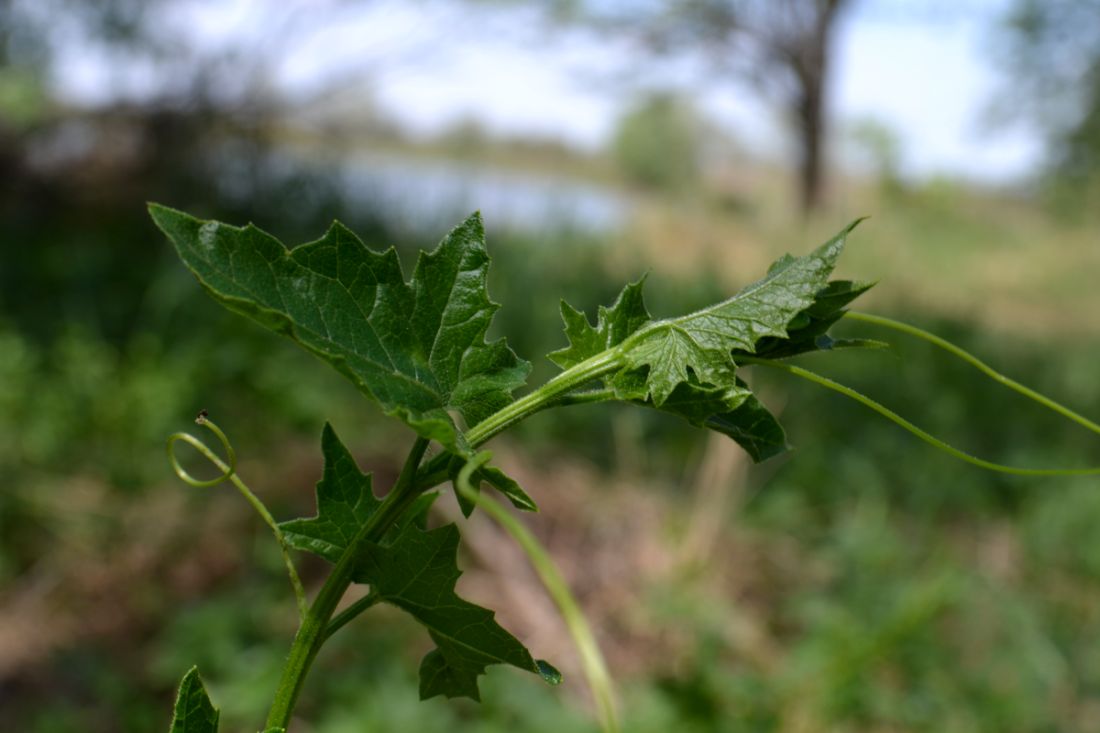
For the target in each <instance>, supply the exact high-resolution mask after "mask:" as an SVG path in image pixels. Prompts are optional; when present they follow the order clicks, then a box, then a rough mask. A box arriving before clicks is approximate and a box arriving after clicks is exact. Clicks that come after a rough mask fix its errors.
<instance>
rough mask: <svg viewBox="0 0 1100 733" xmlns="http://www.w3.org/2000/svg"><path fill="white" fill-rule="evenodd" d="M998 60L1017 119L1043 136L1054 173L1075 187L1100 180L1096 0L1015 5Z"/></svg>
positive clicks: (1099, 2)
mask: <svg viewBox="0 0 1100 733" xmlns="http://www.w3.org/2000/svg"><path fill="white" fill-rule="evenodd" d="M1001 41H1002V43H1001V47H1000V49H999V50H1000V52H1001V55H1002V57H1003V59H1004V61H1005V62H1006V63H1005V65H1006V67H1007V69H1008V70H1009V72H1010V76H1009V78H1010V80H1011V81H1010V84H1011V87H1010V94H1009V95H1008V96H1009V99H1010V100H1011V104H1012V108H1011V109H1010V110H1008V111H1009V112H1010V113H1012V114H1015V115H1022V116H1024V117H1025V118H1027V119H1030V120H1032V121H1033V122H1035V123H1037V124H1038V125H1039V126H1040V127H1041V128H1043V129H1044V130H1045V132H1046V135H1047V140H1048V147H1049V153H1050V163H1051V170H1052V172H1053V173H1055V174H1056V175H1058V176H1059V177H1061V178H1064V179H1065V180H1067V181H1069V182H1071V183H1073V184H1080V183H1086V182H1089V181H1093V182H1095V180H1096V178H1097V176H1098V174H1100V0H1016V2H1015V3H1014V4H1013V6H1012V7H1011V9H1010V11H1009V13H1008V15H1007V16H1006V19H1005V22H1004V25H1003V33H1002V36H1001Z"/></svg>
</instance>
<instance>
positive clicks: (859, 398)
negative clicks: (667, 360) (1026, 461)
mask: <svg viewBox="0 0 1100 733" xmlns="http://www.w3.org/2000/svg"><path fill="white" fill-rule="evenodd" d="M738 360H739V361H740V362H741V363H742V364H759V365H760V366H766V367H769V368H772V369H778V370H780V371H784V372H787V373H788V374H793V375H795V376H796V377H801V378H803V379H806V380H809V381H811V382H814V383H815V384H819V385H821V386H822V387H826V388H828V389H831V390H833V391H834V392H839V393H840V394H842V395H844V396H845V397H850V398H851V399H853V400H855V401H856V402H859V403H861V404H863V405H866V406H867V407H869V408H871V409H872V410H874V411H875V412H877V413H878V414H880V415H882V416H883V417H885V418H886V419H887V420H890V421H891V422H893V423H895V424H897V425H899V426H900V427H902V428H904V429H905V430H908V431H909V432H910V433H912V434H913V435H915V436H917V437H918V438H920V439H921V440H923V441H924V442H925V443H928V444H929V445H931V446H933V447H934V448H938V449H939V450H941V451H943V452H944V453H947V454H949V455H952V456H954V457H955V458H958V459H959V460H961V461H966V462H967V463H970V464H973V465H975V466H979V467H981V468H985V469H988V470H990V471H996V472H998V473H1011V474H1015V475H1017V476H1092V475H1096V474H1100V468H1018V467H1016V466H1006V465H1004V464H1002V463H994V462H992V461H987V460H985V459H984V458H978V457H977V456H973V455H971V454H969V453H966V452H965V451H961V450H959V449H958V448H956V447H955V446H953V445H951V444H949V443H946V442H944V441H942V440H940V439H939V438H937V437H936V436H934V435H932V434H931V433H929V432H927V431H925V430H922V429H920V428H918V427H917V426H916V425H914V424H913V423H911V422H909V421H908V420H906V419H905V418H904V417H902V416H901V415H899V414H897V413H896V412H894V411H893V410H891V409H890V408H888V407H886V406H885V405H883V404H881V403H879V402H876V401H875V400H873V399H871V398H870V397H868V396H866V395H864V394H861V393H859V392H857V391H855V390H854V389H852V388H851V387H846V386H845V385H843V384H840V383H838V382H834V381H833V380H831V379H829V378H828V377H823V376H821V375H820V374H817V373H815V372H811V371H810V370H808V369H803V368H802V367H797V366H793V365H791V364H783V363H780V362H776V361H771V360H769V359H756V358H753V357H747V356H741V357H738Z"/></svg>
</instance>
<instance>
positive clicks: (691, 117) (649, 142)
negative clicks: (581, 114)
mask: <svg viewBox="0 0 1100 733" xmlns="http://www.w3.org/2000/svg"><path fill="white" fill-rule="evenodd" d="M701 127H702V126H701V124H700V121H699V119H698V117H697V116H696V114H695V110H694V109H692V107H691V106H690V104H688V103H687V102H686V100H683V99H680V98H678V97H676V96H675V95H673V94H669V93H667V92H657V93H655V94H650V95H648V96H646V97H645V98H643V99H641V100H639V102H638V103H636V104H635V105H634V106H633V107H632V108H631V109H630V110H629V111H628V112H627V113H626V114H625V115H624V116H623V118H622V119H621V120H619V125H618V129H617V130H616V131H615V141H614V148H615V159H616V161H617V162H618V164H619V167H620V168H621V169H622V170H623V172H624V173H625V174H626V175H627V176H629V177H630V179H631V180H632V181H634V182H635V183H638V184H640V185H642V186H645V187H648V188H655V189H663V190H665V191H669V192H673V191H682V190H684V189H687V188H690V187H691V186H692V185H693V184H695V182H696V181H697V180H698V178H699V158H700V155H701V147H702V146H701V145H700V141H699V132H700V129H701Z"/></svg>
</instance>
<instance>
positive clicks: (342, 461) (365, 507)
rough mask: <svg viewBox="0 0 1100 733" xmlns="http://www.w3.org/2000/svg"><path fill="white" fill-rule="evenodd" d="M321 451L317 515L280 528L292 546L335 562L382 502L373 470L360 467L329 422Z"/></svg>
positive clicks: (322, 434)
mask: <svg viewBox="0 0 1100 733" xmlns="http://www.w3.org/2000/svg"><path fill="white" fill-rule="evenodd" d="M321 452H322V453H323V455H324V457H325V468H324V472H323V473H322V475H321V480H320V481H319V482H318V483H317V516H315V517H311V518H309V519H292V520H290V521H289V522H280V523H279V529H281V530H282V532H283V537H284V539H285V540H286V542H287V544H289V545H290V546H291V547H293V548H295V549H298V550H304V551H306V552H312V553H314V554H316V555H320V556H321V557H323V558H325V559H326V560H328V561H329V562H332V563H335V562H337V561H338V560H339V559H340V556H341V555H343V554H344V550H346V549H347V548H348V545H349V544H351V541H352V539H353V538H354V537H355V535H356V534H357V533H358V532H359V528H360V527H362V526H363V525H364V524H366V523H367V520H368V519H370V518H371V516H372V515H373V514H374V512H375V511H376V510H377V509H378V507H379V506H380V505H381V504H382V502H381V501H379V500H378V499H377V498H376V497H375V496H374V491H373V490H372V488H371V477H370V474H364V473H362V472H361V471H360V470H359V467H358V466H357V465H356V464H355V459H354V458H352V455H351V453H349V452H348V449H347V448H346V447H344V444H343V443H341V442H340V439H339V438H338V437H336V431H334V430H333V429H332V426H331V425H329V424H328V423H325V428H324V431H323V432H322V433H321Z"/></svg>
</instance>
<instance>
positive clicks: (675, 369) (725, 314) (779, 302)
mask: <svg viewBox="0 0 1100 733" xmlns="http://www.w3.org/2000/svg"><path fill="white" fill-rule="evenodd" d="M858 223H859V222H858V221H856V222H853V223H852V224H850V225H849V226H848V227H846V228H845V229H844V230H842V231H841V232H840V233H839V234H837V235H836V236H835V237H833V238H832V239H830V240H829V241H828V242H826V243H825V244H823V245H822V246H821V247H819V248H818V249H816V250H815V251H813V252H811V253H810V254H809V255H806V256H804V257H791V256H790V255H785V256H783V257H781V258H780V259H779V260H777V261H776V262H775V263H774V264H773V265H772V266H771V267H770V268H769V270H768V273H767V275H766V276H765V277H764V278H763V279H762V280H760V281H758V282H756V283H753V284H752V285H749V286H748V287H746V288H744V289H742V290H741V291H740V292H738V293H737V294H736V295H734V296H733V297H732V298H730V299H728V300H726V301H723V302H721V303H718V304H716V305H713V306H710V307H708V308H704V309H702V310H700V311H696V312H695V313H692V314H689V315H687V316H682V317H680V318H672V319H667V320H660V321H654V320H653V319H652V317H651V316H650V314H649V312H648V310H647V309H646V307H645V303H644V300H643V298H642V281H639V282H635V283H630V284H628V285H627V286H626V287H625V288H624V289H623V291H622V293H621V294H620V295H619V297H618V298H617V299H616V301H615V302H614V304H612V305H611V306H610V307H607V308H605V307H603V306H601V307H600V309H599V313H598V318H597V322H596V325H595V326H593V325H592V324H591V323H590V322H589V321H588V319H587V318H586V317H585V315H584V314H583V313H581V312H579V311H577V310H576V309H574V308H573V307H572V306H570V305H568V304H567V303H565V302H562V304H561V313H562V320H563V321H564V322H565V333H566V336H567V337H568V339H569V345H568V346H567V347H566V348H564V349H561V350H559V351H555V352H554V353H552V354H550V359H551V360H553V361H554V362H555V363H556V364H558V365H559V366H561V367H562V368H564V369H568V368H570V367H572V366H575V365H577V364H579V363H581V362H583V361H585V360H587V359H590V358H593V357H596V356H598V355H599V354H601V353H604V352H607V351H609V350H611V349H616V350H618V351H619V352H620V353H621V359H622V361H623V362H624V364H625V365H624V367H623V368H622V369H621V370H620V371H619V372H617V373H615V374H612V375H611V376H610V377H609V378H607V379H605V382H606V383H607V385H608V386H609V387H611V388H612V389H613V390H614V391H615V394H616V396H617V397H618V398H619V399H623V400H630V401H634V402H637V403H640V404H644V405H647V406H649V407H655V408H658V409H661V410H663V411H666V412H671V413H674V414H677V415H680V416H681V417H683V418H685V419H687V420H688V421H690V422H691V423H693V424H695V425H702V426H706V427H709V428H711V429H713V430H717V431H719V432H721V433H724V434H726V435H728V436H729V437H731V438H733V439H734V440H735V441H737V442H738V443H739V444H740V445H741V446H742V447H743V448H744V449H745V450H746V451H747V452H748V453H749V455H750V456H751V457H752V458H753V460H755V461H762V460H765V459H767V458H770V457H772V456H774V455H777V454H778V453H781V452H783V451H785V450H786V449H787V447H788V446H787V441H786V435H785V433H784V431H783V428H782V426H781V425H780V424H779V422H778V420H776V419H775V417H774V416H773V415H772V414H771V413H770V412H769V411H768V410H767V408H766V407H764V405H763V403H761V402H760V401H759V400H758V399H757V398H756V396H755V395H753V393H752V391H751V390H750V389H749V387H748V385H747V384H746V383H745V382H744V381H743V380H741V379H740V378H738V377H737V375H736V369H737V358H738V356H739V355H741V356H744V355H753V356H757V357H760V358H785V357H788V356H794V355H796V354H800V353H805V352H808V351H815V350H821V349H828V348H835V347H839V346H866V345H874V344H872V343H871V342H865V341H835V340H833V339H831V338H830V337H829V336H828V334H827V331H828V328H829V327H830V326H831V325H832V324H833V323H835V322H836V321H837V320H838V319H839V318H840V317H841V316H842V315H843V313H844V311H843V308H844V306H846V305H847V304H848V303H850V302H851V301H852V300H853V299H854V298H856V297H858V296H859V295H860V294H862V293H863V292H865V291H866V290H867V289H868V288H870V287H871V285H870V284H861V283H852V282H849V281H833V282H829V280H828V278H829V275H830V274H831V273H832V271H833V269H834V267H835V265H836V260H837V257H838V256H839V255H840V252H841V251H842V250H843V247H844V242H845V239H846V237H847V235H848V233H849V232H851V230H852V229H853V228H854V227H855V226H856V224H858Z"/></svg>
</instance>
